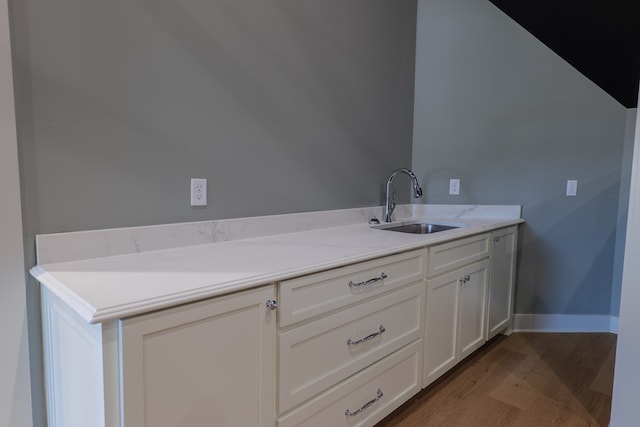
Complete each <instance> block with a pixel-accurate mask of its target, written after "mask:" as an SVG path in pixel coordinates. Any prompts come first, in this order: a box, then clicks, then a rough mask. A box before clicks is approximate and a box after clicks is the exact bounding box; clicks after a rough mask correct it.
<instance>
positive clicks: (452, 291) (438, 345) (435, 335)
mask: <svg viewBox="0 0 640 427" xmlns="http://www.w3.org/2000/svg"><path fill="white" fill-rule="evenodd" d="M459 278H460V275H459V272H457V271H456V272H453V273H449V274H445V275H442V276H439V277H437V278H435V279H432V280H428V281H427V304H426V307H427V308H426V311H427V312H426V328H425V340H424V342H425V348H424V349H425V351H424V374H423V382H422V386H423V387H426V386H427V385H429V384H430V383H432V382H433V381H435V380H436V379H437V378H438V377H439V376H440V375H442V374H444V373H445V372H447V371H448V370H449V369H450V368H452V367H453V366H454V365H455V364H456V362H457V359H456V356H457V355H456V343H457V331H458V291H459V289H460V285H459V282H458V279H459Z"/></svg>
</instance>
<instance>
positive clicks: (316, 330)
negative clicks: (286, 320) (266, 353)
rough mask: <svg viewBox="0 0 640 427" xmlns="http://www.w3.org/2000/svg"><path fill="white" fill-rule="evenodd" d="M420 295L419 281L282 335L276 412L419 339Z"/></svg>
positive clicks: (279, 346)
mask: <svg viewBox="0 0 640 427" xmlns="http://www.w3.org/2000/svg"><path fill="white" fill-rule="evenodd" d="M424 295H425V286H424V284H423V283H422V281H420V282H419V283H418V284H416V285H414V286H410V287H407V288H404V289H400V290H398V291H396V292H393V293H391V294H388V295H384V296H381V297H380V298H377V299H374V300H372V301H368V302H365V303H362V304H360V305H357V306H355V307H353V308H350V309H348V310H345V311H342V312H339V313H336V314H333V315H331V316H327V317H325V318H323V319H320V320H318V321H316V322H312V323H309V324H306V325H303V326H300V327H299V328H295V329H292V330H290V331H287V332H283V333H281V334H280V336H279V337H278V349H279V361H278V367H279V369H278V371H279V374H280V382H279V391H278V393H279V407H278V409H279V413H284V412H286V411H288V410H290V409H292V408H293V407H294V406H296V405H298V404H300V403H302V402H304V401H305V400H307V399H309V398H311V397H313V396H315V395H317V394H318V393H321V392H322V391H324V390H326V389H328V388H330V387H332V386H334V385H336V384H337V383H339V382H340V381H342V380H344V379H345V378H347V377H348V376H350V375H353V374H354V373H356V372H358V371H360V370H361V369H363V368H365V367H367V366H369V365H370V364H372V363H374V362H376V361H378V360H380V359H381V358H383V357H385V356H386V355H388V354H390V353H391V352H393V351H395V350H397V349H399V348H400V347H402V346H405V345H407V344H409V343H410V342H412V341H414V340H416V339H418V338H420V337H421V336H422V331H423V324H424V322H423V319H424V317H423V313H424V309H423V306H424ZM349 341H351V343H349Z"/></svg>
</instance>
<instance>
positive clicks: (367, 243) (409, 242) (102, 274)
mask: <svg viewBox="0 0 640 427" xmlns="http://www.w3.org/2000/svg"><path fill="white" fill-rule="evenodd" d="M417 218H420V219H425V220H428V221H430V222H436V223H437V222H457V223H464V224H466V226H465V227H461V228H457V229H453V230H447V231H442V232H438V233H434V234H428V235H414V234H407V233H400V232H393V231H386V230H379V229H374V228H371V226H370V225H369V224H366V223H363V224H350V225H343V226H331V227H327V228H319V229H313V230H308V231H297V232H291V233H283V234H276V235H271V236H262V237H253V238H243V239H238V240H230V241H219V242H214V243H208V244H195V245H191V246H183V247H178V248H170V249H162V250H150V251H146V252H139V253H128V254H123V255H115V256H106V257H99V258H90V259H81V260H75V261H68V262H58V263H48V264H43V265H37V266H35V267H34V268H33V269H31V275H32V276H33V277H35V278H36V279H37V280H38V281H39V282H40V283H41V284H42V285H43V286H45V287H46V288H47V289H48V290H50V291H51V292H52V293H54V294H55V295H56V296H57V297H58V298H60V299H61V300H62V301H64V302H65V303H66V304H68V305H69V306H70V307H71V308H72V309H73V310H74V311H75V312H77V313H78V314H79V315H80V316H81V317H82V318H83V319H85V320H86V321H87V322H89V323H99V322H105V321H109V320H114V319H120V318H124V317H129V316H133V315H136V314H140V313H144V312H149V311H153V310H157V309H161V308H166V307H169V306H174V305H178V304H183V303H187V302H192V301H196V300H201V299H205V298H210V297H215V296H219V295H223V294H227V293H232V292H237V291H241V290H245V289H248V288H252V287H256V286H260V285H265V284H270V283H275V282H278V281H281V280H285V279H289V278H293V277H297V276H301V275H305V274H309V273H314V272H317V271H321V270H326V269H331V268H336V267H340V266H344V265H347V264H351V263H354V262H359V261H365V260H369V259H372V258H377V257H381V256H385V255H390V254H394V253H399V252H404V251H408V250H412V249H418V248H424V247H427V246H431V245H434V244H437V243H442V242H445V241H449V240H454V239H459V238H463V237H466V236H471V235H474V234H479V233H484V232H488V231H491V230H494V229H498V228H503V227H507V226H510V225H515V224H519V223H521V222H523V220H522V219H521V218H519V217H518V218H470V217H451V216H448V217H440V218H438V217H432V216H425V215H422V216H420V215H418V216H412V217H411V218H402V220H407V219H417ZM398 222H399V221H398Z"/></svg>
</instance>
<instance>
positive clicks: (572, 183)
mask: <svg viewBox="0 0 640 427" xmlns="http://www.w3.org/2000/svg"><path fill="white" fill-rule="evenodd" d="M577 194H578V180H577V179H570V180H568V181H567V196H576V195H577Z"/></svg>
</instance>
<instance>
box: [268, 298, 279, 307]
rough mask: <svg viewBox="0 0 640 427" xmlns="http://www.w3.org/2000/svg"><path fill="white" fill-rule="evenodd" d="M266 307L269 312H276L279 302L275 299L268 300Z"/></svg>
mask: <svg viewBox="0 0 640 427" xmlns="http://www.w3.org/2000/svg"><path fill="white" fill-rule="evenodd" d="M266 306H267V308H268V309H269V310H275V309H276V308H278V301H276V300H273V299H268V300H267V302H266Z"/></svg>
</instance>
